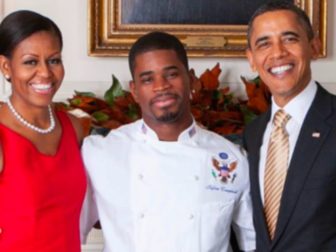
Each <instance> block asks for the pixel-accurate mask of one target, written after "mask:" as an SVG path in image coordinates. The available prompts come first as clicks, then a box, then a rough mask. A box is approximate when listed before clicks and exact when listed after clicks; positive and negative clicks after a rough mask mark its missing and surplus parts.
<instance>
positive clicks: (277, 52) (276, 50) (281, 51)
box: [272, 42, 287, 58]
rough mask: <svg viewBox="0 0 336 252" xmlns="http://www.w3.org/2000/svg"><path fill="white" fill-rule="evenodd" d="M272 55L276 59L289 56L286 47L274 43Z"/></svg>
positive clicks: (279, 43)
mask: <svg viewBox="0 0 336 252" xmlns="http://www.w3.org/2000/svg"><path fill="white" fill-rule="evenodd" d="M272 54H273V57H274V58H281V57H283V56H285V55H287V50H286V47H285V46H284V45H283V44H282V43H281V42H277V43H274V44H273V47H272Z"/></svg>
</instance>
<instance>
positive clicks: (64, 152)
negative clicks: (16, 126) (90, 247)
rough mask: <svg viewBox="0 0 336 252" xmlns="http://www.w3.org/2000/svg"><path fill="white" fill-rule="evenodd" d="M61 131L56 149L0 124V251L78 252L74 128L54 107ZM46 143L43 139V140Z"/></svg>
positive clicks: (80, 179) (81, 183) (79, 170)
mask: <svg viewBox="0 0 336 252" xmlns="http://www.w3.org/2000/svg"><path fill="white" fill-rule="evenodd" d="M57 117H58V118H59V120H60V122H61V125H62V137H61V140H60V143H59V146H58V150H57V153H56V154H55V155H45V154H42V153H40V152H39V151H38V150H37V148H36V147H35V146H34V145H33V144H32V143H31V142H30V141H29V140H28V139H26V138H24V137H22V136H21V135H19V134H17V133H16V132H14V131H12V130H11V129H9V128H7V127H6V126H4V125H2V124H0V141H1V144H2V150H3V157H4V167H3V171H2V172H1V173H0V251H1V252H79V251H80V238H79V215H80V210H81V206H82V201H83V198H84V194H85V190H86V177H85V172H84V165H83V162H82V160H81V155H80V150H79V146H78V144H77V140H76V133H75V131H74V129H73V126H72V124H71V121H70V119H69V118H68V116H67V115H66V114H65V113H64V112H57ZM45 144H46V145H47V144H48V143H45Z"/></svg>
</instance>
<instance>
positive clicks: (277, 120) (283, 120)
mask: <svg viewBox="0 0 336 252" xmlns="http://www.w3.org/2000/svg"><path fill="white" fill-rule="evenodd" d="M290 118H291V116H290V115H288V114H287V113H286V112H285V111H284V110H282V109H279V110H278V111H277V112H276V113H275V115H274V119H273V123H274V125H275V126H276V127H279V128H285V126H286V124H287V122H288V121H289V119H290Z"/></svg>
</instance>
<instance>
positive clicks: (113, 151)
mask: <svg viewBox="0 0 336 252" xmlns="http://www.w3.org/2000/svg"><path fill="white" fill-rule="evenodd" d="M129 65H130V70H131V73H132V78H133V80H132V81H131V82H130V90H131V92H132V95H133V97H134V98H135V100H136V101H137V103H138V104H139V105H140V107H141V110H142V119H141V120H138V121H136V122H134V123H131V124H128V125H125V126H122V127H120V128H118V129H116V130H112V131H111V132H110V133H109V134H108V135H107V136H106V137H103V136H98V135H94V136H89V137H87V138H86V139H85V141H84V144H83V148H82V153H83V158H84V162H85V166H86V169H87V173H88V177H89V188H88V192H87V197H86V200H85V203H84V206H83V211H82V216H81V232H82V239H83V241H85V238H86V235H87V234H88V232H89V231H90V229H91V227H92V226H93V225H94V224H95V223H96V222H97V220H100V223H101V226H102V231H103V235H104V240H105V248H104V252H158V251H160V252H210V251H211V252H226V251H231V248H230V242H229V241H230V230H231V227H232V229H233V230H234V231H235V235H236V238H237V241H238V244H239V247H240V249H241V250H243V251H253V250H254V249H255V232H254V228H253V224H252V209H251V202H250V195H249V173H248V165H247V161H246V159H245V157H244V155H243V154H242V153H241V151H240V150H239V148H238V147H236V146H235V145H234V144H232V143H231V142H229V141H227V140H226V139H224V138H223V137H221V136H219V135H217V134H215V133H213V132H210V131H207V130H205V129H203V128H200V127H199V126H198V125H197V124H196V123H195V120H194V119H193V117H192V114H191V111H190V101H189V99H190V98H189V97H190V93H191V90H192V85H193V80H194V78H193V76H192V74H191V73H190V72H189V70H188V69H189V67H188V60H187V56H186V51H185V49H184V47H183V45H182V44H181V42H180V41H179V40H178V39H177V38H176V37H174V36H172V35H169V34H167V33H162V32H152V33H149V34H146V35H144V36H143V37H141V38H139V39H138V40H137V41H136V42H135V44H134V45H133V47H132V49H131V50H130V54H129Z"/></svg>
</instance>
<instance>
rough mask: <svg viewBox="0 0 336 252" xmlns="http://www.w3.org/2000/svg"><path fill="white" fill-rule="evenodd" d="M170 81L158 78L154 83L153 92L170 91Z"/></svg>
mask: <svg viewBox="0 0 336 252" xmlns="http://www.w3.org/2000/svg"><path fill="white" fill-rule="evenodd" d="M170 85H171V84H170V83H169V81H168V80H167V79H166V78H164V77H159V78H157V79H156V80H155V81H154V83H153V91H154V92H160V91H164V90H166V89H168V88H169V87H170Z"/></svg>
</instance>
